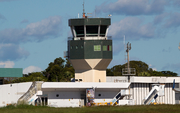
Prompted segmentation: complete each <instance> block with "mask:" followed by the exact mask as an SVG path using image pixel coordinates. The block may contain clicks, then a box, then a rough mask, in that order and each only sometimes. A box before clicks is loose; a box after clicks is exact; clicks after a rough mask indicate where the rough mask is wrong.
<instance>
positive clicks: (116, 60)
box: [0, 0, 180, 75]
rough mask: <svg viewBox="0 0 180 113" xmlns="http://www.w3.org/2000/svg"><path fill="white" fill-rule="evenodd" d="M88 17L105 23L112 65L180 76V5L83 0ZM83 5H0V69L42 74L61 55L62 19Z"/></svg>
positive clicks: (170, 0) (22, 1) (32, 0)
mask: <svg viewBox="0 0 180 113" xmlns="http://www.w3.org/2000/svg"><path fill="white" fill-rule="evenodd" d="M84 1H85V12H86V13H92V14H90V15H89V16H92V17H102V18H107V17H108V15H109V14H111V15H112V16H111V26H110V29H109V33H108V36H112V39H113V60H112V62H111V64H110V65H109V68H111V67H112V66H114V65H118V64H124V63H125V51H124V44H123V43H124V36H125V42H126V43H127V42H130V43H131V46H132V49H131V50H130V60H138V61H143V62H145V63H147V64H148V65H149V67H150V68H153V69H154V70H157V71H168V70H169V71H173V72H176V73H178V74H179V75H180V50H178V46H179V42H180V32H179V31H180V0H84ZM82 4H83V0H0V68H3V67H5V68H23V73H28V72H36V71H43V70H44V69H46V68H47V67H48V64H49V63H50V62H52V61H53V60H54V59H55V58H58V57H63V56H64V55H63V52H64V51H66V50H67V37H69V36H71V31H70V28H69V26H68V19H70V18H77V17H78V13H79V15H80V17H81V16H82V11H83V7H82Z"/></svg>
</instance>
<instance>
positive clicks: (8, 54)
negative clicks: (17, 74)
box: [0, 44, 29, 61]
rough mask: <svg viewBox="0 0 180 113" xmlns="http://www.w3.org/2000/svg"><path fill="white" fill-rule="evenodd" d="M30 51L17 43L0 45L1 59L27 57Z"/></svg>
mask: <svg viewBox="0 0 180 113" xmlns="http://www.w3.org/2000/svg"><path fill="white" fill-rule="evenodd" d="M28 55H29V52H27V51H25V50H24V49H22V48H21V47H20V46H19V45H15V44H1V45H0V59H1V60H2V61H7V60H18V59H21V58H24V57H27V56H28Z"/></svg>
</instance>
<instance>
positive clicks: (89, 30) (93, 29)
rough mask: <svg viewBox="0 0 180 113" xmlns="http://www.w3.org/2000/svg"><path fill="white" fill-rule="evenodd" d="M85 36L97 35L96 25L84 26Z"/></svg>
mask: <svg viewBox="0 0 180 113" xmlns="http://www.w3.org/2000/svg"><path fill="white" fill-rule="evenodd" d="M86 36H87V37H90V36H98V26H86Z"/></svg>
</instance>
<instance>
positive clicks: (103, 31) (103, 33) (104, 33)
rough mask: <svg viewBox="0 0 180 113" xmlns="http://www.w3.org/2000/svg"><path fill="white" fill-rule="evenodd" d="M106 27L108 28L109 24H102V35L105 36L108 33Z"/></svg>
mask: <svg viewBox="0 0 180 113" xmlns="http://www.w3.org/2000/svg"><path fill="white" fill-rule="evenodd" d="M106 29H107V26H105V25H101V28H100V36H103V37H104V36H105V35H106Z"/></svg>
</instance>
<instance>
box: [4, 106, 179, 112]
mask: <svg viewBox="0 0 180 113" xmlns="http://www.w3.org/2000/svg"><path fill="white" fill-rule="evenodd" d="M0 113H180V105H146V106H101V107H83V108H52V107H43V106H42V107H41V106H38V107H37V106H28V105H19V106H17V107H14V106H12V105H11V106H7V107H4V108H0Z"/></svg>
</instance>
